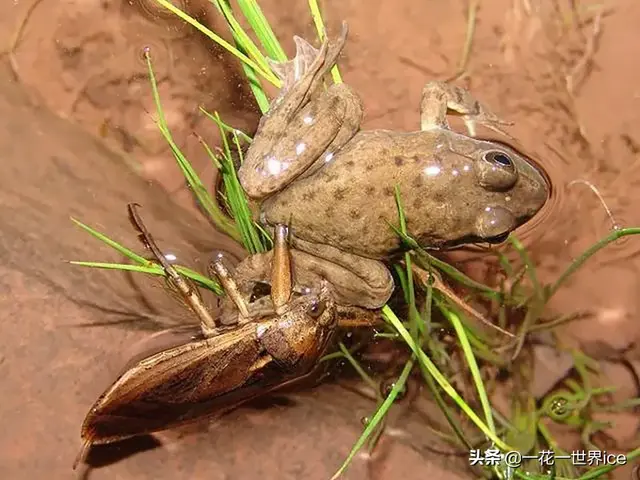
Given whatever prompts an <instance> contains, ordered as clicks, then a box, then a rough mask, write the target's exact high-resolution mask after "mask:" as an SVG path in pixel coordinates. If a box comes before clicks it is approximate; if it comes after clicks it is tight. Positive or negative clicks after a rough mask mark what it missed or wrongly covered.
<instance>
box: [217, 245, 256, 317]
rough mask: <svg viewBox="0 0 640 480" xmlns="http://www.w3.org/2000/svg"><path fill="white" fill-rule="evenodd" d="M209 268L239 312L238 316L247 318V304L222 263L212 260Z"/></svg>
mask: <svg viewBox="0 0 640 480" xmlns="http://www.w3.org/2000/svg"><path fill="white" fill-rule="evenodd" d="M209 268H210V269H211V270H213V273H215V275H216V276H217V277H218V279H219V280H220V283H221V284H222V287H223V288H224V291H225V293H226V294H227V295H228V296H229V298H230V299H231V300H232V301H233V303H234V304H235V306H236V308H237V309H238V311H239V312H240V316H241V317H242V318H245V319H246V318H249V309H248V308H247V302H246V301H245V299H244V297H243V296H242V293H241V292H240V289H239V288H238V284H237V283H236V281H235V280H234V279H233V276H232V275H231V273H230V272H229V270H228V269H227V267H226V266H225V265H224V263H223V262H222V259H220V258H217V259H216V260H214V261H213V262H212V263H211V265H209Z"/></svg>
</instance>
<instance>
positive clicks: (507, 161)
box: [484, 150, 515, 168]
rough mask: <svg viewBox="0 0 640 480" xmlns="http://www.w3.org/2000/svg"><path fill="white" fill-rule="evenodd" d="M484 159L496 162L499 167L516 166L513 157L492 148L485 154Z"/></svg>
mask: <svg viewBox="0 0 640 480" xmlns="http://www.w3.org/2000/svg"><path fill="white" fill-rule="evenodd" d="M484 159H485V160H486V161H487V162H489V163H494V164H495V165H497V166H499V167H504V168H515V167H514V165H513V160H511V157H510V156H509V155H508V154H506V153H504V152H501V151H500V150H492V151H490V152H487V153H485V154H484Z"/></svg>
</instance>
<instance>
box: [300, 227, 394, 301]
mask: <svg viewBox="0 0 640 480" xmlns="http://www.w3.org/2000/svg"><path fill="white" fill-rule="evenodd" d="M293 246H294V248H295V250H292V253H293V254H294V263H295V269H294V271H295V275H296V282H298V281H300V280H302V278H301V277H300V276H299V272H300V275H302V274H313V275H315V276H317V277H320V278H325V279H326V280H328V281H329V283H331V285H332V286H333V291H334V295H335V297H336V302H337V303H338V304H341V305H353V306H357V307H363V308H368V309H377V308H381V307H382V306H384V304H385V303H387V301H388V300H389V298H390V297H391V294H392V293H393V289H394V287H395V285H394V282H393V277H392V276H391V272H390V271H389V269H388V268H387V267H386V266H385V265H384V264H383V263H382V262H380V261H378V260H373V259H371V258H364V257H360V256H358V255H353V254H349V253H346V252H343V251H342V250H339V249H337V248H335V247H331V246H329V245H319V244H314V243H309V242H305V241H303V240H300V239H297V238H294V239H293Z"/></svg>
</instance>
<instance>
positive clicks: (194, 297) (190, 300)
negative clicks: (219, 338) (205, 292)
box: [127, 203, 218, 337]
mask: <svg viewBox="0 0 640 480" xmlns="http://www.w3.org/2000/svg"><path fill="white" fill-rule="evenodd" d="M138 207H140V205H138V204H137V203H130V204H129V205H128V206H127V208H128V209H129V219H130V220H131V223H132V224H133V226H134V227H135V228H136V230H138V237H139V238H140V240H141V241H142V242H143V243H144V245H145V246H146V247H147V248H148V249H149V250H150V251H151V253H153V256H154V257H155V258H156V260H158V262H159V263H160V265H161V266H162V269H163V270H164V272H165V274H166V275H167V279H168V280H169V281H170V282H171V283H172V284H173V286H174V287H175V288H176V290H178V291H179V292H180V293H181V294H182V296H183V297H184V299H185V301H186V302H187V304H188V305H189V306H190V307H191V309H192V310H193V311H194V312H195V314H196V315H197V316H198V318H199V319H200V326H201V328H202V333H203V335H204V336H205V337H211V336H213V335H216V334H217V333H218V330H217V329H216V324H215V321H214V320H213V317H212V316H211V314H210V313H209V310H207V307H206V306H205V305H204V303H203V301H202V298H200V295H199V294H198V291H197V290H195V289H194V288H193V287H192V286H191V285H190V284H189V282H187V281H186V280H185V279H184V278H183V277H182V276H181V275H180V274H179V273H178V271H177V270H176V269H175V268H174V267H173V266H172V265H171V264H170V263H169V262H168V261H167V259H166V258H165V256H164V255H163V254H162V252H161V251H160V249H159V248H158V245H157V244H156V243H155V241H154V239H153V237H152V236H151V233H149V230H147V227H146V226H145V224H144V222H143V221H142V218H140V215H139V214H138V210H137V209H138Z"/></svg>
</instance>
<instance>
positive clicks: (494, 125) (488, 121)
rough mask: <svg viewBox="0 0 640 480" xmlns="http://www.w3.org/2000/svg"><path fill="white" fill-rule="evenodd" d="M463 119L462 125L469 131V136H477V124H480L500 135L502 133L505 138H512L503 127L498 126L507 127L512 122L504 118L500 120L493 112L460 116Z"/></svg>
mask: <svg viewBox="0 0 640 480" xmlns="http://www.w3.org/2000/svg"><path fill="white" fill-rule="evenodd" d="M462 120H463V121H464V125H465V127H466V129H467V132H469V136H471V137H476V136H477V125H478V124H480V125H482V126H483V127H486V128H488V129H489V130H492V131H494V132H496V133H498V134H500V135H504V136H506V137H507V138H510V139H513V136H512V135H510V134H509V133H507V132H506V131H505V130H504V129H502V128H500V127H508V126H511V125H513V122H508V121H506V120H502V119H500V118H498V117H496V116H495V115H493V114H488V115H486V114H481V115H464V116H463V117H462Z"/></svg>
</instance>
